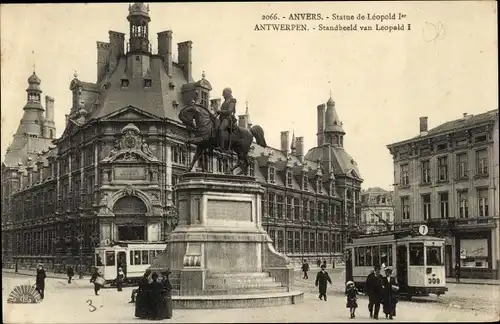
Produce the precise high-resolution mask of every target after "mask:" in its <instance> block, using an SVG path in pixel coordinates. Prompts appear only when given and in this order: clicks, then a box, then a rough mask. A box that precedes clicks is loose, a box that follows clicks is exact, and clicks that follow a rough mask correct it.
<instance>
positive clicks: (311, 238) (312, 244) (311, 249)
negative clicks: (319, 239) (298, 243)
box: [309, 233, 316, 253]
mask: <svg viewBox="0 0 500 324" xmlns="http://www.w3.org/2000/svg"><path fill="white" fill-rule="evenodd" d="M315 236H316V235H315V234H314V233H309V252H313V253H314V252H316V244H315V243H316V241H315V240H314V237H315Z"/></svg>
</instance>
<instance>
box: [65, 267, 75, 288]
mask: <svg viewBox="0 0 500 324" xmlns="http://www.w3.org/2000/svg"><path fill="white" fill-rule="evenodd" d="M66 274H67V275H68V283H69V284H70V283H71V278H73V276H74V275H75V272H74V271H73V267H72V266H68V269H66Z"/></svg>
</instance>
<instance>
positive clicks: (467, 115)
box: [464, 113, 472, 119]
mask: <svg viewBox="0 0 500 324" xmlns="http://www.w3.org/2000/svg"><path fill="white" fill-rule="evenodd" d="M471 117H472V114H471V115H469V114H468V113H464V119H469V118H471Z"/></svg>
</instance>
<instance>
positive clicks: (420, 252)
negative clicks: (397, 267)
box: [410, 243, 424, 266]
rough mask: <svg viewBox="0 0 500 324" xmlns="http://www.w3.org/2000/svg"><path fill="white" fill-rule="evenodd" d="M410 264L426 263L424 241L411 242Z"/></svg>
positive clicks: (419, 264)
mask: <svg viewBox="0 0 500 324" xmlns="http://www.w3.org/2000/svg"><path fill="white" fill-rule="evenodd" d="M410 265H411V266H423V265H424V243H410Z"/></svg>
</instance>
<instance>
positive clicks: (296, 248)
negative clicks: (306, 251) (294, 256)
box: [292, 232, 300, 253]
mask: <svg viewBox="0 0 500 324" xmlns="http://www.w3.org/2000/svg"><path fill="white" fill-rule="evenodd" d="M292 252H295V253H299V252H300V232H295V243H294V246H293V251H292Z"/></svg>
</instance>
